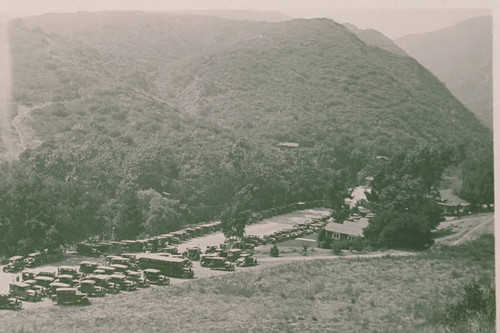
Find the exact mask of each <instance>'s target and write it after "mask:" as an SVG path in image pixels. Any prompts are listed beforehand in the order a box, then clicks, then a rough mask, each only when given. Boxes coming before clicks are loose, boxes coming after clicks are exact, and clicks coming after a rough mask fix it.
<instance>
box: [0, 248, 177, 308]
mask: <svg viewBox="0 0 500 333" xmlns="http://www.w3.org/2000/svg"><path fill="white" fill-rule="evenodd" d="M21 279H22V281H18V282H13V283H11V284H10V285H9V294H8V295H0V308H7V309H14V310H16V309H20V308H21V307H22V302H21V301H27V302H38V301H40V300H41V299H42V298H45V297H48V298H50V299H51V300H52V301H54V302H55V303H57V304H58V305H68V304H80V305H86V304H90V300H89V298H91V297H103V296H105V295H106V294H116V293H119V292H120V291H134V290H137V288H147V287H149V286H150V285H151V284H155V285H168V284H170V278H169V277H167V276H165V275H164V274H162V272H161V270H159V269H154V268H145V269H140V268H139V265H136V264H135V263H134V262H133V261H132V260H130V259H129V258H126V257H118V256H108V257H106V261H105V264H103V265H100V264H98V263H94V262H89V261H82V262H81V263H80V266H79V267H72V266H60V267H58V269H57V272H54V271H40V272H37V273H35V272H34V271H32V270H24V271H22V273H21Z"/></svg>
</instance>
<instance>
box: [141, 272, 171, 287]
mask: <svg viewBox="0 0 500 333" xmlns="http://www.w3.org/2000/svg"><path fill="white" fill-rule="evenodd" d="M144 276H145V277H146V278H147V279H148V280H149V281H150V283H151V284H156V285H161V286H165V285H167V284H170V278H168V277H167V276H165V275H163V274H161V271H160V270H159V269H154V268H147V269H145V270H144Z"/></svg>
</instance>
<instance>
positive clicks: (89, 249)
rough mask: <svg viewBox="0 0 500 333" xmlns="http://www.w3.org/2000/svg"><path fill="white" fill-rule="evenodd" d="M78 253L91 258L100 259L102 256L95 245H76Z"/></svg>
mask: <svg viewBox="0 0 500 333" xmlns="http://www.w3.org/2000/svg"><path fill="white" fill-rule="evenodd" d="M76 253H78V254H81V255H83V256H90V257H99V256H100V255H101V252H100V251H99V250H97V249H96V247H95V246H94V245H91V244H88V243H78V244H77V245H76Z"/></svg>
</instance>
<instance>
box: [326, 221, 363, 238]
mask: <svg viewBox="0 0 500 333" xmlns="http://www.w3.org/2000/svg"><path fill="white" fill-rule="evenodd" d="M367 226H368V219H367V218H366V217H363V218H361V219H359V220H358V221H356V222H351V221H344V223H337V222H333V221H331V222H328V224H327V225H326V226H325V230H326V231H330V232H335V233H338V234H344V235H349V236H358V237H363V229H364V228H366V227H367Z"/></svg>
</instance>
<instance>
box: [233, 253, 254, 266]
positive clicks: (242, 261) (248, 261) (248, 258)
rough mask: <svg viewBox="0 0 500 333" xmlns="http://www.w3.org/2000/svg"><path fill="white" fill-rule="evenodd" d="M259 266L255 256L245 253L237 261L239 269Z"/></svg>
mask: <svg viewBox="0 0 500 333" xmlns="http://www.w3.org/2000/svg"><path fill="white" fill-rule="evenodd" d="M255 265H257V259H255V257H254V256H252V255H250V254H247V253H244V254H242V255H241V256H240V257H239V258H238V259H236V266H238V267H248V266H255Z"/></svg>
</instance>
